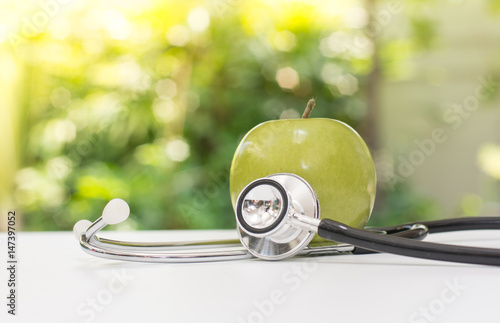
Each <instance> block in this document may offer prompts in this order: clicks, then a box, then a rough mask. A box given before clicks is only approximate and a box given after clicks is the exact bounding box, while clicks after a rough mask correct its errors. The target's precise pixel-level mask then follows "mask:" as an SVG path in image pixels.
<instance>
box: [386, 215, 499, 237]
mask: <svg viewBox="0 0 500 323" xmlns="http://www.w3.org/2000/svg"><path fill="white" fill-rule="evenodd" d="M414 224H423V225H425V226H426V227H427V228H428V229H429V233H441V232H450V231H466V230H489V229H500V217H489V216H483V217H464V218H452V219H445V220H435V221H419V222H413V223H407V224H403V225H395V226H391V227H384V228H377V230H381V231H387V233H389V234H391V232H392V231H400V228H406V227H408V226H412V225H414Z"/></svg>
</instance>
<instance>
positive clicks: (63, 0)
mask: <svg viewBox="0 0 500 323" xmlns="http://www.w3.org/2000/svg"><path fill="white" fill-rule="evenodd" d="M0 6H1V8H0V9H1V10H0V71H1V75H0V104H1V111H0V134H1V136H2V145H1V146H0V156H1V158H2V159H1V163H2V164H1V168H0V206H1V207H0V208H1V212H2V214H1V219H2V221H1V223H0V228H1V229H2V230H5V226H6V220H5V219H6V215H7V212H8V210H15V211H16V212H17V214H18V218H19V220H20V224H19V225H20V228H21V229H23V230H69V229H71V228H72V226H73V224H74V223H75V222H76V221H78V220H80V219H85V218H86V219H90V220H94V219H96V218H97V217H98V216H99V215H100V213H101V211H102V208H103V207H104V205H105V204H106V202H107V201H108V200H110V199H112V198H115V197H120V198H123V199H125V200H127V201H128V202H129V203H130V205H131V209H132V216H131V217H130V218H129V220H128V221H126V222H125V223H123V224H121V225H120V226H118V227H119V228H121V229H166V228H169V229H185V228H194V229H212V228H233V227H234V226H235V221H234V216H233V211H232V208H231V203H230V200H229V183H228V178H229V166H230V162H231V159H232V155H233V152H234V150H235V148H236V146H237V144H238V142H239V140H240V139H241V138H242V136H243V135H244V134H245V133H246V132H247V131H248V130H250V129H251V128H252V127H254V126H255V125H257V124H259V123H261V122H264V121H266V120H271V119H279V118H297V117H299V115H300V114H301V113H302V111H303V109H304V107H305V105H306V103H307V101H308V99H309V98H311V97H314V98H315V99H316V102H317V105H316V108H315V110H314V111H313V114H312V117H327V118H335V119H339V120H342V121H344V122H346V123H348V124H350V125H351V126H353V127H354V128H355V129H357V130H358V132H360V134H361V135H362V137H363V138H364V139H365V140H366V142H367V143H368V145H369V147H370V150H371V152H372V155H373V157H374V160H375V163H376V166H377V172H378V177H379V186H378V189H377V202H376V206H375V209H374V212H373V215H372V218H371V220H370V223H369V224H371V225H381V224H392V223H397V222H402V221H412V220H418V219H433V218H444V217H450V216H464V215H468V216H473V215H498V211H499V209H500V208H499V200H500V197H499V195H500V193H499V192H500V191H499V179H500V145H499V142H500V130H499V129H500V126H499V125H500V106H499V103H500V97H499V96H498V95H497V88H498V86H497V83H496V81H495V80H498V79H500V77H499V76H500V74H499V72H500V2H499V1H493V0H481V1H467V0H463V1H461V0H449V1H444V0H440V1H425V0H420V1H401V2H399V1H374V0H365V1H351V0H350V1H347V0H346V1H327V0H324V1H284V0H282V1H243V0H213V1H166V0H162V1H158V0H146V1H138V0H125V1H106V2H102V1H97V0H88V1H83V0H73V1H68V0H59V1H58V0H45V1H44V0H42V1H20V2H16V1H7V2H2V4H1V5H0ZM437 134H440V135H439V136H438V135H437Z"/></svg>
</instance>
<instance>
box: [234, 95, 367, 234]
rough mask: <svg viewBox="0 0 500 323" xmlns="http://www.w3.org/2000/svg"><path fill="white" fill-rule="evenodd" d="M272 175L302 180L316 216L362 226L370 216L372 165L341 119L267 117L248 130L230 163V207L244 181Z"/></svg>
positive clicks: (352, 133)
mask: <svg viewBox="0 0 500 323" xmlns="http://www.w3.org/2000/svg"><path fill="white" fill-rule="evenodd" d="M313 104H314V103H313ZM276 173H293V174H296V175H298V176H300V177H302V178H303V179H305V180H306V181H307V182H308V183H309V184H310V185H311V186H312V188H313V189H314V190H315V192H316V194H317V196H318V200H319V204H320V212H321V213H320V216H321V218H330V219H332V220H335V221H339V222H342V223H345V224H347V225H349V226H352V227H355V228H363V227H364V226H365V224H366V222H367V221H368V218H369V217H370V214H371V211H372V208H373V203H374V201H375V189H376V174H375V166H374V163H373V160H372V157H371V155H370V151H369V150H368V147H367V146H366V144H365V142H364V141H363V139H362V138H361V137H360V136H359V135H358V133H357V132H356V131H355V130H354V129H352V128H351V127H350V126H348V125H346V124H345V123H343V122H340V121H337V120H333V119H325V118H311V119H308V118H307V117H306V118H303V119H287V120H274V121H267V122H264V123H262V124H259V125H258V126H256V127H255V128H253V129H252V130H250V131H249V132H248V133H247V134H246V135H245V137H244V138H243V139H242V141H241V142H240V144H239V146H238V148H237V149H236V152H235V154H234V157H233V161H232V164H231V171H230V179H229V180H230V192H231V202H232V204H233V208H235V207H236V200H237V198H238V195H239V194H240V192H241V191H242V190H243V188H244V187H245V186H246V185H248V184H249V183H250V182H252V181H254V180H256V179H258V178H262V177H265V176H268V175H271V174H276ZM314 241H316V242H318V241H321V239H320V238H319V237H318V236H316V237H315V240H314Z"/></svg>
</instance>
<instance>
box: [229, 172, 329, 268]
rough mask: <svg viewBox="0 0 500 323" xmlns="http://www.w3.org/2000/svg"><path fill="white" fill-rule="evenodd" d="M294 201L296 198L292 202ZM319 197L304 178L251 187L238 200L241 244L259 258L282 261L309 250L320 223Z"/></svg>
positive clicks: (277, 177) (275, 178) (285, 177)
mask: <svg viewBox="0 0 500 323" xmlns="http://www.w3.org/2000/svg"><path fill="white" fill-rule="evenodd" d="M292 197H293V198H292ZM319 216H320V210H319V202H318V198H317V196H316V193H315V192H314V190H313V189H312V187H311V186H310V185H309V184H308V183H307V182H306V181H305V180H304V179H302V178H301V177H299V176H297V175H294V174H274V175H270V176H268V177H265V178H261V179H258V180H255V181H253V182H252V183H250V184H248V185H247V186H246V187H245V188H244V189H243V191H242V192H241V193H240V196H239V197H238V202H237V204H236V221H237V223H238V234H239V236H240V240H241V243H242V244H243V245H244V246H245V247H246V248H247V249H248V251H249V252H250V253H251V254H252V255H254V256H255V257H258V258H261V259H266V260H280V259H284V258H288V257H292V256H294V255H296V254H297V253H298V252H300V251H301V250H302V249H303V248H304V247H306V246H307V245H308V244H309V242H311V240H312V239H313V237H314V235H315V230H308V229H307V228H308V223H310V224H313V223H317V221H319V220H318V219H319Z"/></svg>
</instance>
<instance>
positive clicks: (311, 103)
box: [302, 99, 316, 119]
mask: <svg viewBox="0 0 500 323" xmlns="http://www.w3.org/2000/svg"><path fill="white" fill-rule="evenodd" d="M315 105H316V101H315V100H314V99H311V100H309V102H307V106H306V110H305V111H304V114H303V115H302V119H307V118H309V115H310V114H311V111H312V109H313V108H314V106H315Z"/></svg>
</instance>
